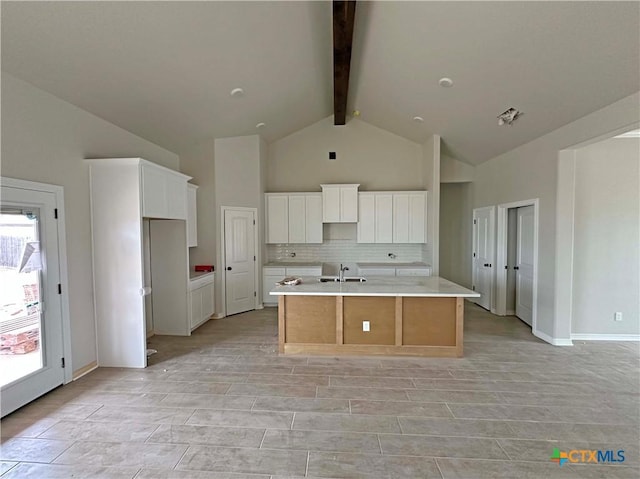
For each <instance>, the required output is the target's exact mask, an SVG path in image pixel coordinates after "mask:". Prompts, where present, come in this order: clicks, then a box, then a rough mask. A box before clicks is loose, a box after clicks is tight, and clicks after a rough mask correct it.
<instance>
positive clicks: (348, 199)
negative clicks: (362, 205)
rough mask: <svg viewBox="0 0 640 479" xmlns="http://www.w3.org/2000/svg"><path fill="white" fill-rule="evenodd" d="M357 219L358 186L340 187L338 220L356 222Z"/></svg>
mask: <svg viewBox="0 0 640 479" xmlns="http://www.w3.org/2000/svg"><path fill="white" fill-rule="evenodd" d="M357 221H358V187H357V186H342V187H340V222H342V223H356V222H357Z"/></svg>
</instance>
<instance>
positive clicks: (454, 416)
mask: <svg viewBox="0 0 640 479" xmlns="http://www.w3.org/2000/svg"><path fill="white" fill-rule="evenodd" d="M444 405H445V407H446V408H447V409H448V410H449V412H450V413H451V417H452V418H453V419H459V418H458V417H456V415H455V413H454V412H453V411H452V410H451V408H450V407H449V403H447V402H445V403H444Z"/></svg>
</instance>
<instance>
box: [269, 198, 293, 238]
mask: <svg viewBox="0 0 640 479" xmlns="http://www.w3.org/2000/svg"><path fill="white" fill-rule="evenodd" d="M265 203H266V206H265V209H266V216H267V221H266V228H267V234H266V238H267V243H288V242H289V196H288V195H272V194H267V195H265Z"/></svg>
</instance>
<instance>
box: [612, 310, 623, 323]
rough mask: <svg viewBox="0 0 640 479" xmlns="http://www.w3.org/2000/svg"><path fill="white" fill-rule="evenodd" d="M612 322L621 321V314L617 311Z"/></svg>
mask: <svg viewBox="0 0 640 479" xmlns="http://www.w3.org/2000/svg"><path fill="white" fill-rule="evenodd" d="M613 320H614V321H622V312H621V311H618V312H616V313H615V314H614V315H613Z"/></svg>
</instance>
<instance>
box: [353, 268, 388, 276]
mask: <svg viewBox="0 0 640 479" xmlns="http://www.w3.org/2000/svg"><path fill="white" fill-rule="evenodd" d="M358 273H359V274H360V275H361V276H364V277H365V278H366V277H367V276H395V275H396V269H395V268H385V267H380V268H359V269H358Z"/></svg>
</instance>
